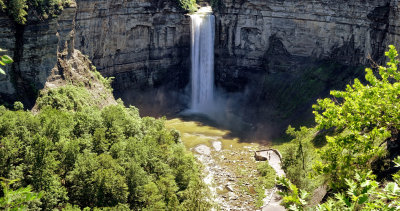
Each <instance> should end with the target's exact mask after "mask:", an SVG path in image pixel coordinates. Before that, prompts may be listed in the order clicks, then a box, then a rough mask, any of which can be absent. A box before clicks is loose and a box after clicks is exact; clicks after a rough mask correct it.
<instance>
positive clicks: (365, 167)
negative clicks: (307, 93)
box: [313, 46, 400, 190]
mask: <svg viewBox="0 0 400 211" xmlns="http://www.w3.org/2000/svg"><path fill="white" fill-rule="evenodd" d="M389 47H390V48H389V51H388V52H386V54H385V55H386V56H388V58H389V62H388V63H387V66H386V67H383V66H380V67H379V68H378V72H377V75H375V74H374V72H373V71H372V69H370V68H367V69H366V76H365V78H366V80H367V81H368V84H367V85H363V84H362V83H361V82H360V81H359V80H358V79H355V80H354V84H353V85H348V86H347V88H346V90H345V91H332V92H331V95H332V96H333V97H334V98H333V99H331V98H326V99H323V100H318V102H317V104H316V105H314V106H313V107H314V109H315V111H314V114H315V121H316V122H317V128H318V129H329V128H337V129H338V130H342V131H343V132H341V133H339V134H337V135H334V136H331V137H327V141H328V144H327V146H326V147H325V148H323V149H322V150H321V159H322V160H323V162H320V163H318V164H317V165H316V167H315V168H316V170H317V171H318V172H320V173H323V174H325V175H327V178H329V180H330V184H331V187H332V188H333V189H334V190H340V189H343V188H346V185H345V184H346V181H345V179H348V178H353V177H354V176H355V170H359V171H364V173H366V172H367V171H369V169H371V162H372V161H373V159H376V158H377V157H380V156H383V155H384V154H385V153H386V150H385V149H384V148H383V147H381V145H382V144H383V143H384V142H385V141H392V140H396V139H397V134H398V133H399V129H400V113H399V109H398V105H399V104H400V98H399V97H398V96H399V94H400V81H399V80H400V72H399V71H398V69H397V67H398V64H399V60H398V54H397V51H396V49H395V48H394V46H389Z"/></svg>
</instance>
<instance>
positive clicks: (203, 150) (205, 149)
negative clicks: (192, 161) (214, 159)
mask: <svg viewBox="0 0 400 211" xmlns="http://www.w3.org/2000/svg"><path fill="white" fill-rule="evenodd" d="M194 151H196V152H197V153H199V154H201V155H210V154H211V149H210V147H208V146H206V145H203V144H202V145H198V146H197V147H196V148H194Z"/></svg>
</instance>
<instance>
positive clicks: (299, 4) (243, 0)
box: [216, 0, 397, 89]
mask: <svg viewBox="0 0 400 211" xmlns="http://www.w3.org/2000/svg"><path fill="white" fill-rule="evenodd" d="M221 2H222V6H221V7H220V9H219V11H218V12H217V14H216V16H217V33H216V34H217V38H216V40H217V41H216V52H217V53H216V54H217V55H216V57H217V58H218V60H217V61H216V66H217V67H216V69H217V70H218V71H219V72H218V73H217V80H218V82H220V83H221V84H223V85H226V86H230V84H232V80H233V81H234V80H237V81H238V82H239V84H240V83H241V82H243V81H246V80H247V79H248V77H249V76H248V73H247V72H249V71H250V72H251V73H276V72H282V71H286V72H287V71H288V72H295V71H296V70H299V69H301V68H303V67H304V65H305V62H304V61H305V60H309V59H310V58H311V59H313V60H322V59H329V60H330V61H334V62H338V63H340V64H344V65H359V64H367V62H368V59H367V58H368V57H369V56H371V57H372V58H373V59H375V60H379V59H380V56H382V55H383V52H384V50H385V48H386V43H389V42H391V43H393V40H395V39H396V36H392V35H390V34H389V33H388V31H389V29H390V28H391V25H390V24H392V28H393V24H396V22H395V21H393V22H390V21H389V20H391V19H393V17H389V16H391V15H394V14H396V13H397V12H395V11H393V10H394V9H395V6H397V0H353V1H348V0H336V1H332V0H312V1H311V0H304V1H298V0H285V1H282V0H222V1H221ZM394 33H395V31H394ZM241 70H242V71H241ZM224 81H230V82H228V83H229V84H226V83H225V82H224ZM232 88H233V89H234V88H235V87H232Z"/></svg>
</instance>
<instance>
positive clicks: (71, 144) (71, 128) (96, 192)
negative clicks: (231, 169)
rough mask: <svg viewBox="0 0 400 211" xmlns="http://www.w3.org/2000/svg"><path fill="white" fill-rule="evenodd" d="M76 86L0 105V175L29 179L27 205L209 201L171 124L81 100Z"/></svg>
mask: <svg viewBox="0 0 400 211" xmlns="http://www.w3.org/2000/svg"><path fill="white" fill-rule="evenodd" d="M79 91H81V90H79V89H74V88H71V87H62V88H57V89H54V90H53V91H51V92H47V93H48V94H47V95H45V96H42V98H41V99H38V101H39V102H40V103H41V110H40V112H39V113H38V114H33V113H32V112H30V111H23V110H16V111H11V110H8V109H6V108H4V107H0V138H1V141H0V177H4V178H7V179H10V180H14V179H20V180H19V181H18V182H15V183H14V184H12V186H11V188H12V189H18V188H21V187H30V186H31V187H32V190H33V191H35V192H40V193H41V194H43V195H42V197H41V198H40V200H36V201H33V202H31V203H29V207H30V208H33V209H37V208H42V209H45V210H48V209H53V208H63V207H65V208H68V209H76V208H77V207H80V208H84V207H114V208H115V209H116V208H117V207H118V209H127V208H130V209H135V210H138V209H141V210H193V209H195V208H196V209H207V208H208V207H209V206H210V205H209V203H208V198H207V197H208V195H207V189H205V185H204V184H203V182H202V180H201V177H200V170H199V168H198V166H197V165H196V162H195V159H194V157H193V155H192V154H190V153H187V152H186V151H185V148H184V146H183V144H181V143H180V138H179V133H178V132H176V131H174V130H172V131H171V130H167V129H166V128H165V127H164V120H163V119H154V118H149V117H144V118H141V117H139V113H138V110H137V109H136V108H134V107H129V108H125V107H124V106H123V105H122V104H119V105H112V106H108V107H105V108H103V109H99V108H97V107H93V106H90V105H87V104H85V102H83V100H81V98H82V99H85V94H84V92H83V93H79ZM80 94H82V95H80ZM16 109H21V107H20V106H18V105H16ZM28 185H29V186H28ZM3 191H4V190H2V191H1V190H0V193H3ZM3 194H4V193H3ZM0 197H2V195H0ZM71 204H72V205H71ZM3 208H4V207H3Z"/></svg>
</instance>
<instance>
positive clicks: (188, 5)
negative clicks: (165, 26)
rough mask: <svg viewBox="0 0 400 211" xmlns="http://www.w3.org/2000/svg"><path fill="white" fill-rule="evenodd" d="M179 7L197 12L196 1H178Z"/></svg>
mask: <svg viewBox="0 0 400 211" xmlns="http://www.w3.org/2000/svg"><path fill="white" fill-rule="evenodd" d="M178 4H179V6H180V7H181V8H182V9H184V10H186V11H189V12H195V11H196V10H197V4H196V0H178Z"/></svg>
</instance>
